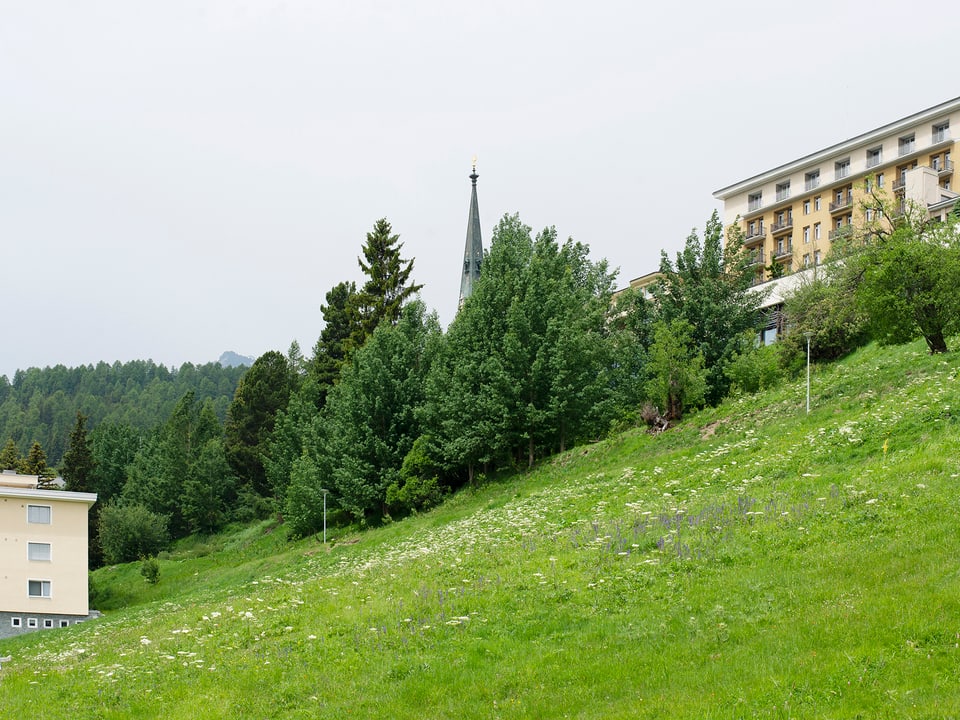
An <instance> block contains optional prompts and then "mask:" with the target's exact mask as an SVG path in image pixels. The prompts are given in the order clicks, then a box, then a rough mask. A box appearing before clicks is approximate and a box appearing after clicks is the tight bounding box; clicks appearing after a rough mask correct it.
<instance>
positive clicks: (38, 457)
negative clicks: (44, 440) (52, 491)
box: [20, 440, 56, 487]
mask: <svg viewBox="0 0 960 720" xmlns="http://www.w3.org/2000/svg"><path fill="white" fill-rule="evenodd" d="M20 473H21V474H23V475H39V476H40V482H39V485H41V486H43V487H47V486H49V482H45V481H49V480H50V479H52V478H53V477H54V476H55V474H56V473H55V472H54V470H53V468H51V467H48V466H47V454H46V453H45V452H44V451H43V447H42V446H41V445H40V443H39V442H37V441H36V440H34V441H33V444H32V445H31V446H30V452H29V453H27V456H26V457H25V458H23V460H21V461H20Z"/></svg>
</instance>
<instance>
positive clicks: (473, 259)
mask: <svg viewBox="0 0 960 720" xmlns="http://www.w3.org/2000/svg"><path fill="white" fill-rule="evenodd" d="M478 177H480V176H479V175H477V156H476V155H474V156H473V172H472V173H471V174H470V181H471V183H472V184H473V188H472V190H471V192H470V214H469V216H468V217H467V242H466V245H465V246H464V249H463V276H462V277H461V278H460V305H461V306H463V303H464V301H465V300H466V299H467V298H468V297H470V295H472V294H473V286H474V284H475V283H476V282H477V279H478V278H479V277H480V265H481V263H482V262H483V241H482V240H481V239H480V208H479V206H478V204H477V178H478Z"/></svg>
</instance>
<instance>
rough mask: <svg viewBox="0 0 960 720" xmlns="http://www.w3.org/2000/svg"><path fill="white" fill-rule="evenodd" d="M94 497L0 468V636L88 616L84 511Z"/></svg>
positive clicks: (78, 619)
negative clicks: (47, 487) (51, 487)
mask: <svg viewBox="0 0 960 720" xmlns="http://www.w3.org/2000/svg"><path fill="white" fill-rule="evenodd" d="M96 499H97V496H96V495H95V494H93V493H77V492H66V491H63V490H43V489H37V478H36V477H35V476H30V475H17V474H14V473H11V472H9V471H5V472H3V473H2V474H0V637H9V636H11V635H17V634H19V633H21V632H27V631H30V630H40V629H44V628H47V629H49V628H54V627H65V626H67V625H71V624H73V623H75V622H78V621H82V620H85V619H87V618H88V617H89V616H90V609H89V603H88V561H87V542H88V540H87V517H88V511H89V509H90V507H91V506H92V505H93V504H94V503H95V502H96Z"/></svg>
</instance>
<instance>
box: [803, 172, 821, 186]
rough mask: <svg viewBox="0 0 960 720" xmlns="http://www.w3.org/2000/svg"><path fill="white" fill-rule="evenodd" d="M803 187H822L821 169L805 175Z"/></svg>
mask: <svg viewBox="0 0 960 720" xmlns="http://www.w3.org/2000/svg"><path fill="white" fill-rule="evenodd" d="M803 187H804V189H805V190H816V189H817V188H818V187H820V171H819V170H811V171H810V172H808V173H807V174H806V175H804V176H803Z"/></svg>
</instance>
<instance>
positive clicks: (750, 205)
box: [747, 198, 763, 212]
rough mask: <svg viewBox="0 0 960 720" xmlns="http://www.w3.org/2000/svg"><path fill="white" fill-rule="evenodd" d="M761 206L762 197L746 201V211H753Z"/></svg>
mask: <svg viewBox="0 0 960 720" xmlns="http://www.w3.org/2000/svg"><path fill="white" fill-rule="evenodd" d="M762 207H763V199H762V198H761V199H759V200H749V201H748V202H747V212H753V211H755V210H759V209H760V208H762Z"/></svg>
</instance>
